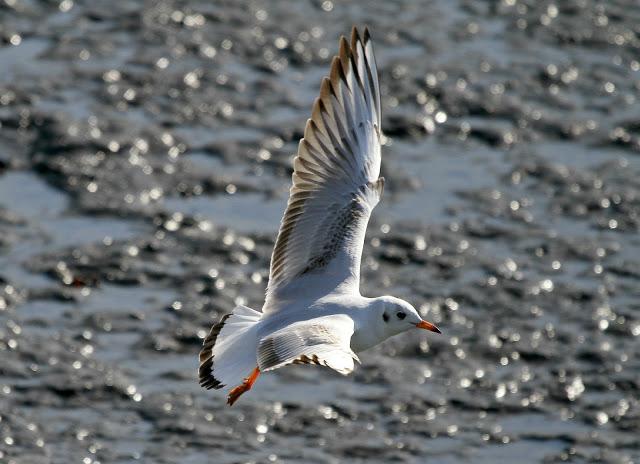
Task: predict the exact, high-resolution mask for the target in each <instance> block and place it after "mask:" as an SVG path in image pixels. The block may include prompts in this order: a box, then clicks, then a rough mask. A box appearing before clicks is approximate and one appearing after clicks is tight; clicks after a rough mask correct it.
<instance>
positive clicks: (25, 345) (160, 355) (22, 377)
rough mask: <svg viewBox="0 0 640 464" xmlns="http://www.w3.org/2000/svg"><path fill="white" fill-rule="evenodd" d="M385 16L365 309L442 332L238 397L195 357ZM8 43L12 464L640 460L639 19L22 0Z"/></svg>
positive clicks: (256, 281)
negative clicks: (301, 148) (341, 49)
mask: <svg viewBox="0 0 640 464" xmlns="http://www.w3.org/2000/svg"><path fill="white" fill-rule="evenodd" d="M365 24H366V25H368V26H369V28H370V30H371V34H372V36H373V38H374V46H375V50H376V55H377V60H378V65H379V70H380V75H381V85H382V93H383V113H384V118H383V130H384V131H385V134H386V139H385V146H384V147H383V167H382V170H383V173H382V174H383V175H384V176H385V177H386V179H387V189H386V191H385V196H384V198H383V201H382V202H381V204H380V205H379V206H378V208H377V209H376V211H375V212H374V214H373V217H372V221H371V224H370V227H369V231H368V235H367V242H366V245H365V250H364V257H363V270H362V274H363V282H362V292H363V294H365V295H369V296H377V295H381V294H393V295H397V296H400V297H403V298H405V299H407V300H409V301H410V302H412V303H413V304H414V305H415V306H416V307H419V308H420V311H421V312H422V313H423V315H424V316H425V317H427V318H428V319H429V320H432V321H434V322H435V323H437V324H438V325H439V326H440V328H441V329H442V330H443V332H444V335H442V336H435V335H431V334H424V333H417V332H418V331H415V333H410V334H408V335H406V336H403V337H399V338H394V339H391V340H389V341H387V342H386V343H384V344H383V345H381V346H379V347H376V348H374V349H372V350H370V351H369V352H366V353H364V354H363V355H362V356H361V359H362V365H361V366H359V367H357V369H356V371H355V373H354V375H352V376H349V377H341V376H339V375H338V374H334V373H333V372H331V371H329V370H324V369H319V368H312V367H295V368H287V369H282V370H280V371H277V372H275V373H273V374H269V375H265V376H262V377H261V378H260V379H259V381H258V382H257V384H256V387H255V388H254V390H252V391H251V393H250V394H247V395H245V396H243V397H242V399H241V400H240V401H239V402H238V403H237V405H236V406H234V407H233V408H228V407H226V405H225V395H224V394H223V393H221V392H212V391H204V390H202V389H200V388H199V386H198V382H197V375H196V371H197V358H198V356H197V355H198V351H199V349H200V346H201V344H202V340H203V338H204V336H205V335H206V333H207V332H208V330H209V328H210V326H211V324H212V323H213V322H214V321H216V320H218V319H219V318H220V317H221V316H222V315H223V314H225V313H226V312H228V311H230V310H231V309H232V308H233V306H234V305H236V304H247V305H249V306H251V307H254V308H260V307H261V305H262V301H263V292H264V288H265V286H266V280H267V276H268V265H269V258H270V254H271V250H272V247H273V244H274V240H275V237H276V232H277V228H278V224H279V221H280V218H281V216H282V212H283V210H284V206H285V204H286V200H287V195H288V188H289V185H290V176H291V162H292V157H293V155H294V153H295V150H296V147H297V143H298V139H299V138H300V137H301V136H302V130H303V127H304V122H305V120H306V118H307V117H308V116H309V112H310V107H311V103H312V101H313V99H314V97H315V96H316V95H317V91H318V88H319V82H320V79H321V77H322V76H323V75H325V74H326V73H327V72H328V67H329V63H330V59H331V57H332V56H333V55H334V54H335V53H336V52H337V45H338V38H339V36H340V35H342V34H344V35H347V34H349V32H350V29H351V26H352V25H359V26H364V25H365ZM0 44H1V45H0V461H1V462H3V463H4V462H6V463H71V462H83V463H85V464H91V463H130V462H135V461H140V462H154V463H178V462H179V463H202V462H215V463H245V462H254V463H264V462H276V463H277V462H291V463H337V462H408V463H414V462H415V463H421V462H425V461H430V462H438V463H461V462H471V461H473V462H476V463H496V462H521V463H524V462H531V463H534V462H559V461H568V462H578V463H583V462H610V463H631V462H640V441H639V440H638V437H639V436H640V405H639V397H640V359H639V358H638V352H639V350H640V345H639V341H640V303H639V301H640V299H639V298H640V236H639V234H638V231H639V228H640V122H639V121H640V105H639V103H638V97H639V92H640V61H639V60H640V50H639V46H640V7H639V6H638V3H637V2H635V1H631V0H629V1H622V0H619V1H607V2H599V1H591V0H574V1H555V2H549V1H536V0H528V1H520V0H502V1H464V0H457V1H449V0H440V1H417V0H398V1H393V2H391V1H384V2H375V3H374V2H371V3H367V4H366V6H365V5H364V4H363V3H362V2H356V1H344V2H343V1H340V2H338V1H335V2H334V1H331V0H324V1H317V0H314V1H307V0H304V1H291V2H267V1H257V0H256V1H244V0H241V1H238V0H233V1H231V0H229V1H215V2H213V1H204V0H198V1H167V0H159V1H149V2H136V1H105V0H103V1H85V0H80V1H74V0H63V1H31V0H1V1H0Z"/></svg>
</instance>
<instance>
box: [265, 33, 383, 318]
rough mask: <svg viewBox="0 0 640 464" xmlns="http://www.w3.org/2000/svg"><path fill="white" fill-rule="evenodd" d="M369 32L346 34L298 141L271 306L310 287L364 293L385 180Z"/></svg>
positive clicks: (267, 307) (275, 260)
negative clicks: (371, 227) (368, 235)
mask: <svg viewBox="0 0 640 464" xmlns="http://www.w3.org/2000/svg"><path fill="white" fill-rule="evenodd" d="M363 37H364V38H361V37H360V34H359V33H358V31H357V30H356V29H355V28H354V29H353V30H352V33H351V41H350V42H348V41H347V39H345V38H344V37H343V38H341V40H340V51H339V54H338V56H336V57H334V58H333V61H332V63H331V71H330V73H329V77H325V78H323V80H322V83H321V85H320V96H319V97H318V98H317V99H316V100H315V102H314V104H313V107H312V111H311V119H309V120H308V121H307V124H306V127H305V130H304V138H303V139H302V140H300V144H299V146H298V154H297V156H296V157H295V159H294V172H293V176H292V180H293V185H292V187H291V190H290V197H289V203H288V205H287V209H286V211H285V214H284V217H283V218H282V223H281V225H280V232H279V234H278V238H277V240H276V245H275V248H274V251H273V255H272V258H271V270H270V275H269V286H268V289H267V301H266V303H265V308H264V311H265V312H269V311H275V310H276V309H277V307H278V306H279V305H278V303H279V302H282V301H286V300H290V299H292V298H298V297H300V296H310V295H309V293H310V292H312V291H315V292H317V293H318V294H327V293H331V292H338V291H340V292H351V293H359V288H358V287H359V279H360V257H361V254H362V246H363V243H364V235H365V231H366V227H367V223H368V221H369V217H370V215H371V211H372V210H373V208H374V207H375V206H376V204H377V203H378V201H379V199H380V195H381V193H382V186H383V185H384V180H383V179H382V178H378V177H379V174H380V91H379V86H378V76H377V70H376V64H375V59H374V57H373V47H372V45H371V39H370V36H369V32H368V31H367V30H366V29H365V31H364V35H363ZM312 282H313V284H311V283H312ZM302 293H304V295H302Z"/></svg>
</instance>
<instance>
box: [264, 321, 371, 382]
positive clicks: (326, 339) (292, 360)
mask: <svg viewBox="0 0 640 464" xmlns="http://www.w3.org/2000/svg"><path fill="white" fill-rule="evenodd" d="M353 330H354V324H353V319H351V318H350V317H349V316H346V315H342V314H334V315H331V316H323V317H318V318H315V319H310V320H306V321H300V322H295V323H293V324H290V325H288V326H287V327H285V328H284V329H281V330H278V331H276V332H274V333H272V334H270V335H268V336H266V337H263V338H262V339H261V340H260V342H259V344H258V367H259V368H260V370H261V371H262V372H267V371H271V370H274V369H278V368H280V367H283V366H286V365H288V364H317V365H323V366H327V367H330V368H331V369H334V370H336V371H338V372H340V373H341V374H344V375H346V374H349V373H350V372H351V371H352V370H353V368H354V360H355V361H358V362H359V361H360V360H359V359H358V356H357V355H356V354H355V353H354V352H353V351H352V350H351V347H350V343H351V336H352V335H353Z"/></svg>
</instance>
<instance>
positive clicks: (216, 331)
mask: <svg viewBox="0 0 640 464" xmlns="http://www.w3.org/2000/svg"><path fill="white" fill-rule="evenodd" d="M261 316H262V313H260V312H258V311H255V310H253V309H251V308H248V307H247V306H242V305H241V306H236V307H235V308H234V309H233V311H232V312H231V313H230V314H227V315H226V316H224V317H223V318H222V319H221V320H220V322H218V323H217V324H214V326H213V327H211V331H210V332H209V335H207V338H205V340H204V346H203V347H202V350H201V351H200V369H199V375H200V386H201V387H204V388H206V389H207V390H209V389H211V388H215V389H218V388H223V387H225V386H234V385H236V384H239V383H241V382H242V379H244V378H245V377H246V376H247V375H248V374H249V373H250V372H251V370H252V369H253V368H255V367H256V365H257V361H256V351H257V348H258V337H257V334H256V331H257V326H258V324H257V322H258V321H259V320H260V317H261Z"/></svg>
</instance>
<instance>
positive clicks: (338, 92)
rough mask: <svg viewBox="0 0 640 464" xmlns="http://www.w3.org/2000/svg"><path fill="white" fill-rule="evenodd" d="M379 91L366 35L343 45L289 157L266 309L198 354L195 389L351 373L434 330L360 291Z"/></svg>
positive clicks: (242, 317)
mask: <svg viewBox="0 0 640 464" xmlns="http://www.w3.org/2000/svg"><path fill="white" fill-rule="evenodd" d="M380 136H381V132H380V89H379V85H378V73H377V69H376V63H375V58H374V56H373V46H372V44H371V38H370V36H369V31H368V30H367V29H365V30H364V34H363V35H362V37H361V36H360V34H359V33H358V31H357V29H356V28H355V27H354V28H353V30H352V32H351V40H350V41H347V39H345V38H344V37H342V38H341V39H340V52H339V54H338V56H336V57H334V58H333V61H332V63H331V72H330V75H329V77H325V78H324V79H323V80H322V84H321V86H320V97H319V98H317V99H316V101H315V103H314V104H313V109H312V112H311V119H309V120H308V121H307V124H306V127H305V130H304V138H303V139H302V140H300V144H299V146H298V154H297V156H296V157H295V159H294V171H293V185H292V186H291V190H290V196H289V202H288V204H287V208H286V211H285V213H284V217H283V218H282V223H281V225H280V232H279V233H278V238H277V240H276V245H275V248H274V250H273V255H272V257H271V269H270V272H269V284H268V287H267V292H266V298H265V302H264V306H263V307H262V311H261V312H259V311H256V310H253V309H251V308H248V307H246V306H242V305H240V306H237V307H236V308H235V309H234V310H233V311H232V312H231V313H230V314H227V315H226V316H224V317H223V318H222V319H221V320H220V322H218V323H217V324H215V325H214V326H213V327H212V328H211V332H210V333H209V335H208V336H207V337H206V339H205V341H204V346H203V348H202V350H201V351H200V369H199V376H200V385H201V386H202V387H204V388H206V389H212V388H214V389H220V388H224V387H233V388H232V389H231V390H230V392H229V394H228V397H227V402H228V404H229V405H232V404H233V403H235V402H236V401H237V399H238V398H239V397H240V395H242V394H243V393H245V392H246V391H248V390H249V389H250V388H251V386H252V385H253V383H254V382H255V381H256V379H257V378H258V376H259V375H260V374H261V373H263V372H268V371H272V370H274V369H278V368H280V367H283V366H286V365H288V364H317V365H322V366H327V367H330V368H331V369H334V370H336V371H338V372H340V373H341V374H344V375H346V374H349V373H350V372H351V371H353V368H354V360H355V361H358V362H360V361H359V359H358V356H357V355H356V352H360V351H363V350H366V349H368V348H370V347H372V346H374V345H377V344H378V343H380V342H382V341H384V340H385V339H387V338H388V337H391V336H393V335H396V334H399V333H401V332H404V331H406V330H409V329H411V328H415V327H419V328H421V329H427V330H430V331H432V332H437V333H440V331H439V330H438V328H437V327H436V326H435V325H433V324H432V323H430V322H427V321H424V320H422V318H421V317H420V315H419V314H418V312H417V311H416V309H415V308H414V307H413V306H412V305H411V304H409V303H408V302H406V301H403V300H401V299H399V298H395V297H393V296H382V297H378V298H367V297H364V296H362V295H360V288H359V287H360V258H361V255H362V246H363V244H364V238H365V232H366V228H367V223H368V222H369V217H370V216H371V211H372V210H373V208H374V207H375V206H376V205H377V204H378V201H380V197H381V196H382V191H383V189H384V178H383V177H379V176H380Z"/></svg>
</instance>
